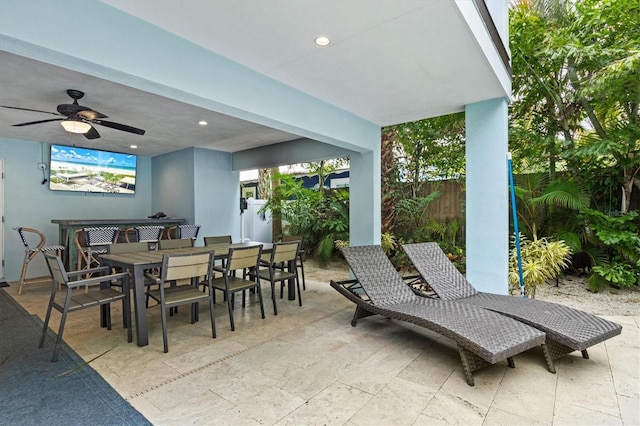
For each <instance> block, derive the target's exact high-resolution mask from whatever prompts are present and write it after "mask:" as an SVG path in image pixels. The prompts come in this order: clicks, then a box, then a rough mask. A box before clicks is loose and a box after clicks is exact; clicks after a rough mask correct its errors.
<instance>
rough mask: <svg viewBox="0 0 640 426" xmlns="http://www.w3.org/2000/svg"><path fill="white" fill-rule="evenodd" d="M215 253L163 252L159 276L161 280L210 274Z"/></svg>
mask: <svg viewBox="0 0 640 426" xmlns="http://www.w3.org/2000/svg"><path fill="white" fill-rule="evenodd" d="M214 256H215V253H214V252H213V251H211V252H204V253H195V254H194V253H188V254H165V255H163V256H162V267H161V269H160V278H161V280H162V281H163V282H167V281H174V280H182V279H186V278H194V277H204V276H207V275H209V274H210V272H211V268H212V267H213V259H214Z"/></svg>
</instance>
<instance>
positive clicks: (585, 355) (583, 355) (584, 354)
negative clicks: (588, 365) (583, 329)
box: [582, 349, 589, 359]
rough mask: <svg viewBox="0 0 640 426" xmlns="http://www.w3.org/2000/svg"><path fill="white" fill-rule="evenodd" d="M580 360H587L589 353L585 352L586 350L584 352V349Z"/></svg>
mask: <svg viewBox="0 0 640 426" xmlns="http://www.w3.org/2000/svg"><path fill="white" fill-rule="evenodd" d="M582 358H584V359H589V352H587V350H586V349H584V350H583V351H582Z"/></svg>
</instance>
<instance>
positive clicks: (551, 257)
mask: <svg viewBox="0 0 640 426" xmlns="http://www.w3.org/2000/svg"><path fill="white" fill-rule="evenodd" d="M511 240H512V248H511V252H510V256H509V285H510V289H511V291H512V292H513V291H515V290H518V289H519V286H520V274H519V267H518V255H517V254H518V253H517V248H516V246H515V236H514V237H513V238H512V239H511ZM570 254H571V249H569V246H567V245H566V244H565V243H564V241H561V240H553V239H551V238H546V237H543V238H536V237H534V238H533V239H531V240H530V239H528V238H527V237H526V236H524V235H522V234H520V255H521V259H522V276H523V280H524V288H525V294H526V295H527V296H529V297H532V298H535V295H536V287H537V286H538V285H541V284H544V283H546V282H547V281H548V280H549V279H551V278H554V277H557V276H558V275H559V274H560V272H561V271H562V270H563V269H564V268H566V267H567V266H569V256H570Z"/></svg>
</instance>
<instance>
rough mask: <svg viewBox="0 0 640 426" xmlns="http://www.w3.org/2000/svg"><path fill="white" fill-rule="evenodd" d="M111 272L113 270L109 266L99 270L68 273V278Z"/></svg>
mask: <svg viewBox="0 0 640 426" xmlns="http://www.w3.org/2000/svg"><path fill="white" fill-rule="evenodd" d="M110 271H111V268H109V267H108V266H101V267H99V268H91V269H81V270H79V271H71V272H67V276H68V277H69V278H72V277H78V276H81V275H87V274H97V273H105V272H110Z"/></svg>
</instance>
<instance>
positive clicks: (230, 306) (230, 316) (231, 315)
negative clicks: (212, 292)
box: [225, 292, 236, 331]
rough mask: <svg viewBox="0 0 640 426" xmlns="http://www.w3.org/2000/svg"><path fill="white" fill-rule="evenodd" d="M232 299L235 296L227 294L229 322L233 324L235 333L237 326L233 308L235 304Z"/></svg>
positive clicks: (232, 327) (232, 328)
mask: <svg viewBox="0 0 640 426" xmlns="http://www.w3.org/2000/svg"><path fill="white" fill-rule="evenodd" d="M225 294H226V292H225ZM232 298H233V295H228V294H227V307H228V308H229V322H230V323H231V331H235V329H236V325H235V324H234V322H233V306H232V304H233V302H232V301H231V299H232Z"/></svg>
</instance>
